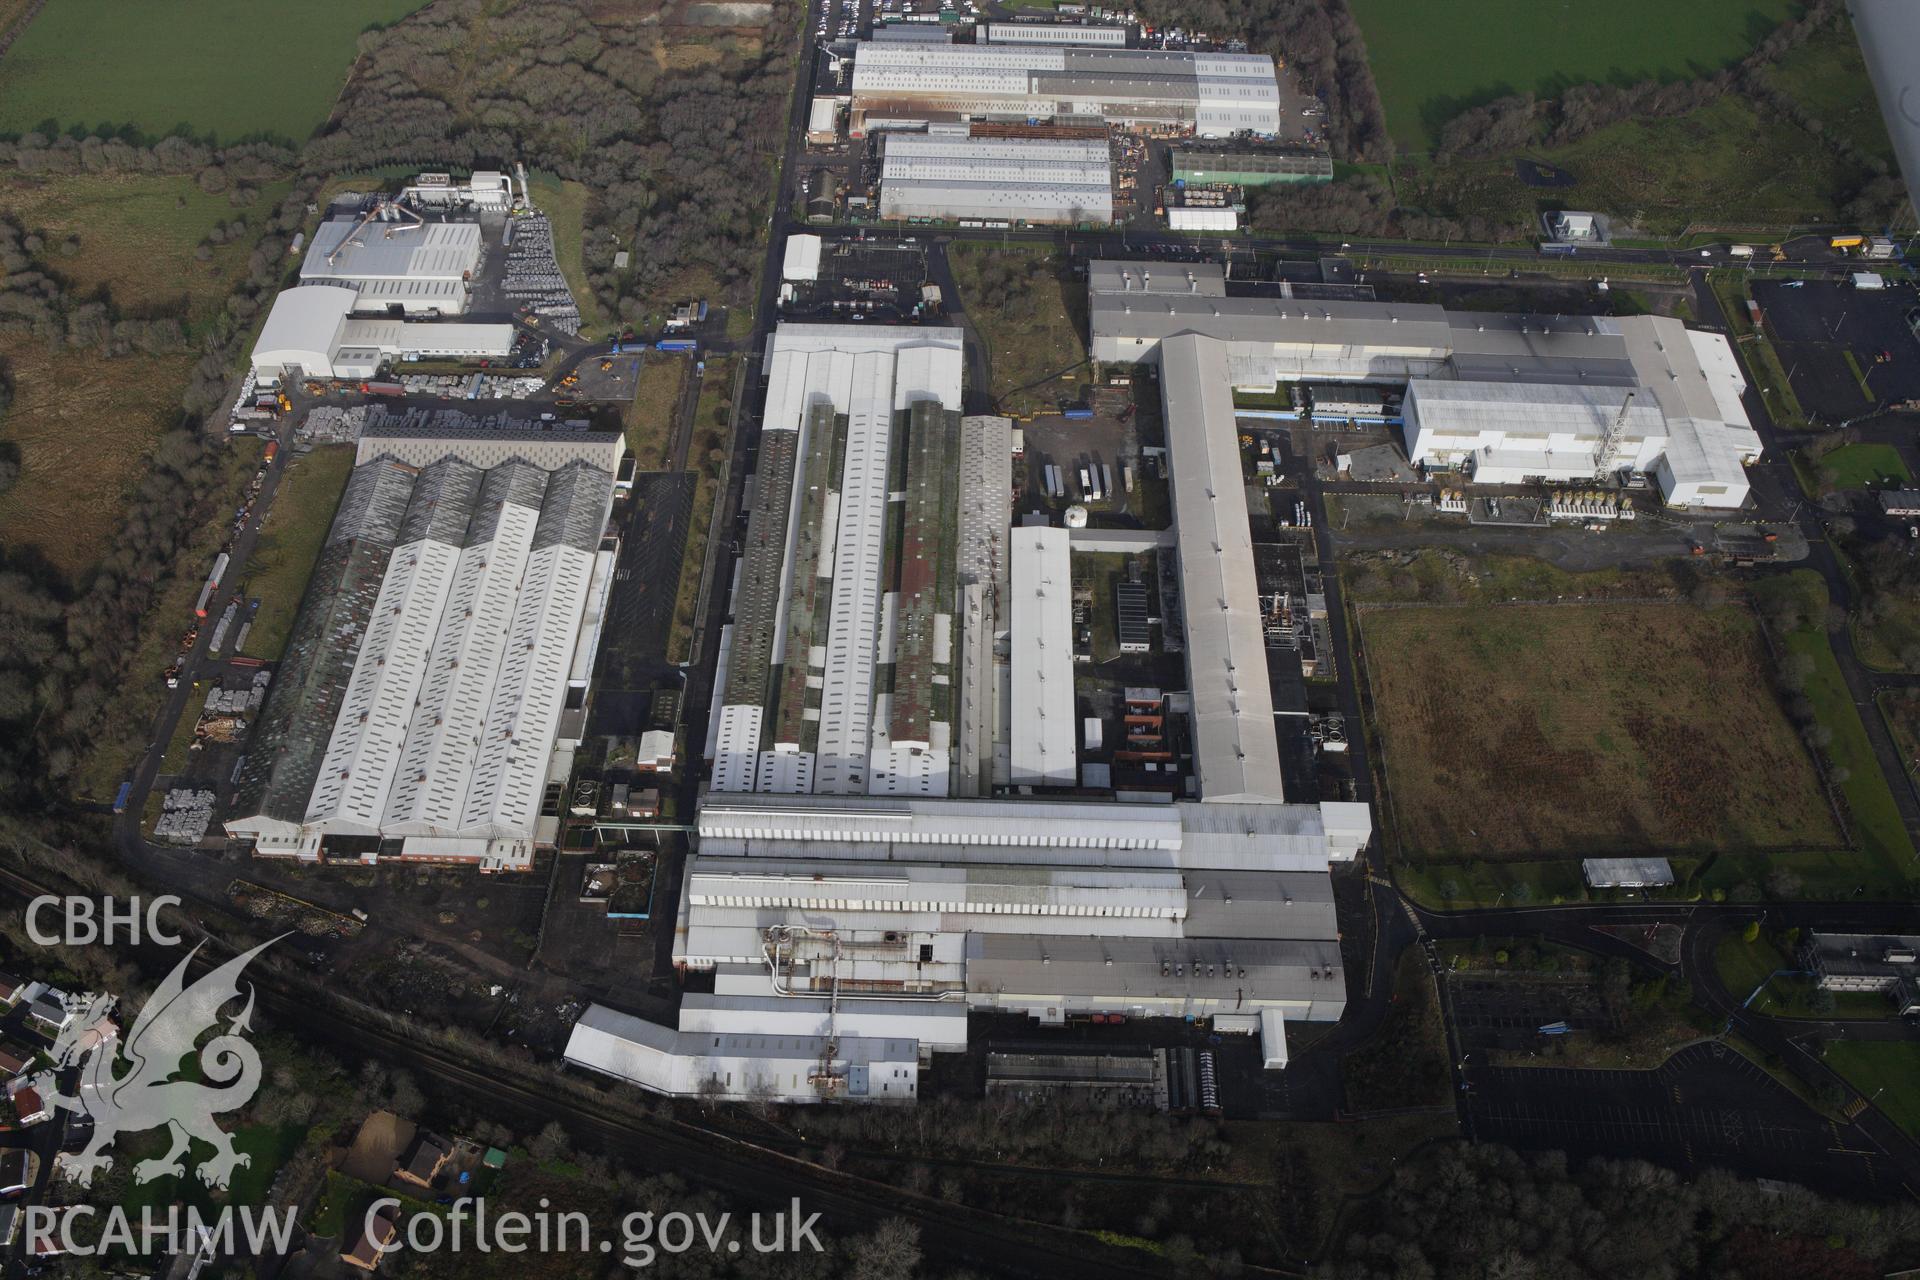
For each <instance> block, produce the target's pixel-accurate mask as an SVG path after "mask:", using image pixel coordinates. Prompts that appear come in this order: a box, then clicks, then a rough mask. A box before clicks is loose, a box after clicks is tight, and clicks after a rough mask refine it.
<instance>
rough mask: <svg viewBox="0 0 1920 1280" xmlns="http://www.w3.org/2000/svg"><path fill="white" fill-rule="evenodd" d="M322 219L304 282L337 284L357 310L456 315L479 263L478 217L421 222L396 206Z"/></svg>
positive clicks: (305, 264) (306, 262) (305, 265)
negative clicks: (349, 293)
mask: <svg viewBox="0 0 1920 1280" xmlns="http://www.w3.org/2000/svg"><path fill="white" fill-rule="evenodd" d="M381 208H382V210H383V212H382V213H380V214H368V215H364V216H359V217H351V218H334V219H331V220H330V221H327V222H323V223H321V224H320V228H319V230H317V231H315V232H314V233H313V244H312V245H311V246H310V247H309V248H308V250H307V253H306V256H305V257H304V258H302V259H301V263H300V282H301V283H302V284H327V285H338V286H341V287H343V288H348V289H352V290H353V291H354V293H355V294H356V295H357V296H358V299H359V301H358V304H357V309H359V310H362V311H393V312H399V313H403V314H407V315H417V314H434V315H458V314H459V313H460V312H462V311H465V310H466V307H467V294H468V293H469V291H470V290H471V288H472V283H473V275H474V272H476V271H477V270H479V267H480V254H481V237H480V224H479V223H477V222H454V221H443V222H423V221H421V220H420V218H419V216H418V215H417V214H413V213H412V212H411V211H408V210H405V209H402V208H400V207H399V206H396V205H383V206H381Z"/></svg>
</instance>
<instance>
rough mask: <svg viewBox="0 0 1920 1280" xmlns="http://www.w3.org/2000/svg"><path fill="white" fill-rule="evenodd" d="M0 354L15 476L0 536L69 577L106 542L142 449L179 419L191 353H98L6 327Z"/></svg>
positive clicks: (4, 429) (0, 437)
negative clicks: (60, 346)
mask: <svg viewBox="0 0 1920 1280" xmlns="http://www.w3.org/2000/svg"><path fill="white" fill-rule="evenodd" d="M0 364H4V365H5V367H6V371H7V376H8V377H10V378H11V379H12V380H13V384H14V391H13V407H12V408H10V409H9V410H8V411H7V413H6V416H5V417H4V418H0V441H4V442H5V443H7V444H10V445H13V446H14V447H16V448H18V449H19V450H20V478H19V480H18V481H17V482H16V483H15V484H14V485H13V487H12V488H10V489H8V490H7V491H6V492H5V493H4V494H0V545H4V546H6V547H8V548H10V549H13V550H16V551H17V550H23V549H31V550H32V551H35V552H38V553H39V554H40V555H41V556H43V557H45V559H46V560H47V562H48V563H49V564H51V565H52V566H53V567H54V568H56V569H58V570H59V571H60V572H61V573H62V574H64V575H66V576H67V577H68V578H75V577H77V576H78V575H80V574H81V573H83V572H84V571H85V570H86V569H87V568H88V567H89V566H91V565H92V564H93V563H94V562H95V561H96V560H98V559H99V558H100V556H101V554H102V553H103V552H104V551H105V550H106V547H107V544H108V542H109V540H110V539H111V538H112V537H113V535H114V532H115V530H117V529H118V528H119V527H120V520H121V515H122V505H121V499H122V497H123V495H125V494H126V492H127V491H128V490H129V489H130V488H131V487H132V485H133V484H134V482H135V481H136V480H138V479H139V477H140V475H141V474H142V472H143V471H144V469H145V459H146V456H147V452H148V450H149V449H151V448H152V447H153V443H154V441H155V440H157V439H159V437H160V435H161V433H162V432H164V431H166V430H167V429H168V428H169V427H172V426H173V425H174V424H175V423H177V422H178V421H179V418H180V388H181V387H182V386H184V385H185V384H186V381H187V375H188V374H189V373H190V372H191V371H192V369H193V357H192V356H187V355H169V356H147V355H129V356H121V357H120V358H119V359H117V360H102V359H100V358H99V357H98V356H97V355H93V354H89V353H86V352H67V351H62V352H49V351H48V350H47V348H46V347H45V345H43V344H42V343H40V342H38V341H36V340H34V339H32V338H28V337H25V336H19V335H12V334H9V335H7V336H5V337H3V338H0Z"/></svg>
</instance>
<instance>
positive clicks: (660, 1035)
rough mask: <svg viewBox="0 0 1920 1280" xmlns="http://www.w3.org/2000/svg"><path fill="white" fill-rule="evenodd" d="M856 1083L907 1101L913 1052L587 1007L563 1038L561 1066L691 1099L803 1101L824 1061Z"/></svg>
mask: <svg viewBox="0 0 1920 1280" xmlns="http://www.w3.org/2000/svg"><path fill="white" fill-rule="evenodd" d="M829 1055H830V1057H831V1061H832V1063H833V1065H834V1067H835V1068H836V1069H837V1070H839V1071H841V1072H843V1073H845V1074H847V1075H849V1076H850V1077H853V1078H856V1079H857V1080H858V1081H859V1084H858V1086H857V1089H856V1086H854V1085H853V1084H852V1083H851V1082H850V1083H849V1085H848V1092H849V1093H850V1094H853V1095H854V1096H860V1097H866V1098H869V1099H872V1100H876V1101H880V1100H886V1099H888V1098H898V1099H899V1100H901V1101H909V1100H911V1099H912V1098H913V1096H914V1095H915V1093H916V1091H917V1081H918V1077H919V1057H920V1055H919V1046H918V1045H917V1044H916V1043H915V1042H914V1041H913V1040H909V1039H873V1038H869V1037H862V1036H845V1037H841V1038H840V1039H838V1040H837V1042H836V1041H833V1040H829V1039H828V1038H827V1037H824V1036H808V1035H780V1034H768V1033H763V1032H758V1031H756V1032H752V1033H739V1032H712V1031H676V1030H674V1029H673V1028H671V1027H663V1026H660V1025H659V1024H658V1023H653V1022H648V1021H646V1020H644V1019H642V1018H636V1017H633V1016H632V1015H631V1014H625V1013H621V1012H619V1011H618V1010H616V1009H609V1008H607V1007H606V1006H605V1005H598V1004H594V1005H588V1006H587V1011H586V1012H585V1013H583V1014H581V1015H580V1020H579V1021H578V1022H577V1023H575V1024H574V1027H573V1032H572V1034H571V1035H570V1036H569V1037H568V1038H567V1048H566V1053H565V1057H566V1060H567V1061H568V1062H570V1063H572V1064H573V1065H575V1066H580V1067H586V1068H588V1069H589V1070H592V1071H598V1072H600V1073H601V1074H603V1075H609V1076H613V1077H615V1078H616V1079H620V1080H625V1081H628V1082H629V1083H632V1084H637V1085H641V1086H642V1087H644V1088H648V1089H652V1090H654V1091H655V1092H657V1093H666V1094H673V1095H676V1096H680V1097H691V1096H693V1095H695V1094H697V1093H701V1092H702V1091H703V1089H704V1090H711V1091H713V1092H715V1093H717V1094H718V1095H719V1096H721V1097H727V1098H745V1097H755V1096H762V1095H768V1096H771V1097H774V1098H776V1099H787V1100H791V1101H803V1100H805V1099H806V1098H807V1096H808V1094H809V1093H811V1092H812V1089H811V1087H810V1086H809V1085H808V1083H807V1076H808V1074H809V1072H810V1071H812V1069H813V1068H814V1066H815V1065H816V1064H817V1063H819V1062H820V1061H821V1059H822V1057H823V1056H829Z"/></svg>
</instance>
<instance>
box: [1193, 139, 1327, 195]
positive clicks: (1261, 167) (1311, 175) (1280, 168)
mask: <svg viewBox="0 0 1920 1280" xmlns="http://www.w3.org/2000/svg"><path fill="white" fill-rule="evenodd" d="M1173 178H1174V181H1175V182H1186V183H1190V184H1192V185H1194V186H1228V187H1268V186H1274V185H1276V184H1281V183H1300V182H1332V181H1333V157H1332V156H1330V155H1328V154H1327V153H1325V152H1323V151H1193V150H1190V149H1187V148H1175V149H1174V153H1173Z"/></svg>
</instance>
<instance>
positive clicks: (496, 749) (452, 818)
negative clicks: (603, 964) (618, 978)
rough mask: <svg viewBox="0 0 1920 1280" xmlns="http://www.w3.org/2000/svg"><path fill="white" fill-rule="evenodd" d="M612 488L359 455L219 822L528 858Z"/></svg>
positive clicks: (451, 858)
mask: <svg viewBox="0 0 1920 1280" xmlns="http://www.w3.org/2000/svg"><path fill="white" fill-rule="evenodd" d="M612 490H613V477H612V475H610V474H609V473H607V472H605V471H603V470H601V469H600V468H598V467H594V466H592V465H589V464H587V463H584V462H572V463H569V464H567V465H565V466H563V467H561V468H559V469H557V470H555V471H551V472H549V471H546V470H543V469H542V468H540V467H537V466H535V465H534V464H532V463H530V462H526V461H523V460H516V461H513V462H509V463H506V464H504V465H501V466H497V467H493V468H491V469H486V468H481V467H476V466H474V465H473V464H472V463H469V462H465V461H463V460H461V459H459V458H457V457H451V456H449V457H445V458H442V459H441V460H440V461H438V462H435V463H433V464H432V465H431V466H428V467H425V468H418V467H412V466H408V465H406V464H404V463H401V462H399V461H397V460H395V459H393V458H387V457H382V458H380V459H377V460H375V461H373V462H369V463H366V464H364V465H362V466H359V467H356V468H355V469H354V472H353V475H352V476H351V477H350V478H349V480H348V483H347V489H346V492H345V494H344V495H343V496H342V498H341V501H340V508H339V511H338V513H337V514H336V515H335V517H334V523H333V526H332V529H331V530H330V531H329V533H328V536H327V541H326V544H325V546H324V547H323V549H322V551H321V555H320V560H319V562H318V563H317V565H316V567H315V570H314V574H313V578H312V584H311V586H310V589H309V591H308V593H307V597H306V600H305V602H304V603H303V605H302V607H301V610H300V615H299V617H298V618H297V619H296V620H295V623H294V629H293V634H292V636H291V637H290V639H289V641H288V646H287V653H286V656H285V658H284V659H283V660H282V662H281V666H280V670H279V673H278V678H277V679H276V680H275V681H274V684H273V692H272V693H271V694H270V695H269V697H268V699H267V703H266V706H265V708H264V711H263V715H262V717H261V724H260V727H259V730H258V732H257V734H256V737H255V740H254V742H253V744H252V748H251V750H250V751H249V752H248V754H247V758H246V761H245V763H244V767H243V768H242V770H241V773H240V776H239V779H238V794H237V796H236V798H235V802H234V806H233V816H232V817H231V818H229V819H228V821H227V824H226V828H227V833H228V834H229V835H230V836H233V837H236V838H239V839H246V840H251V841H253V842H254V849H255V852H256V853H259V854H262V855H270V856H282V857H292V858H298V859H301V860H304V861H315V860H318V859H320V858H322V857H330V858H341V857H352V858H358V859H360V860H362V861H367V862H373V861H376V860H378V858H379V857H381V856H383V855H384V856H395V855H397V856H400V857H411V858H416V859H419V860H422V861H435V862H463V863H470V864H475V865H478V866H479V867H481V868H482V869H483V870H509V869H511V870H521V869H525V868H527V867H529V866H531V865H532V858H533V850H534V848H535V846H536V845H540V844H546V843H551V841H552V838H553V835H554V820H553V819H551V818H543V817H542V816H541V812H540V809H541V799H542V795H543V792H544V789H545V786H546V784H547V782H548V780H549V772H550V769H551V767H552V762H553V761H554V759H555V753H556V748H557V747H561V746H563V745H571V743H572V742H575V741H577V740H578V737H579V733H580V725H579V724H578V719H579V718H578V717H577V716H575V717H569V716H568V715H567V714H566V712H567V709H568V708H569V706H570V705H574V704H576V703H577V702H578V701H579V700H581V699H584V696H585V679H586V672H587V671H589V670H590V669H591V665H592V654H591V652H590V651H589V652H585V653H582V652H580V650H581V648H582V646H585V647H586V648H587V649H588V650H590V649H591V647H592V645H593V644H594V643H596V642H597V639H598V634H599V619H600V618H601V616H602V615H603V614H604V611H605V602H606V596H607V593H608V590H609V588H610V586H611V584H612V574H613V561H614V550H613V548H612V547H610V546H606V545H603V537H604V534H605V530H606V520H607V514H608V510H609V508H610V506H611V502H612ZM562 755H563V756H564V752H563V753H562ZM560 777H561V780H564V778H565V774H564V773H562V774H561V775H560Z"/></svg>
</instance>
